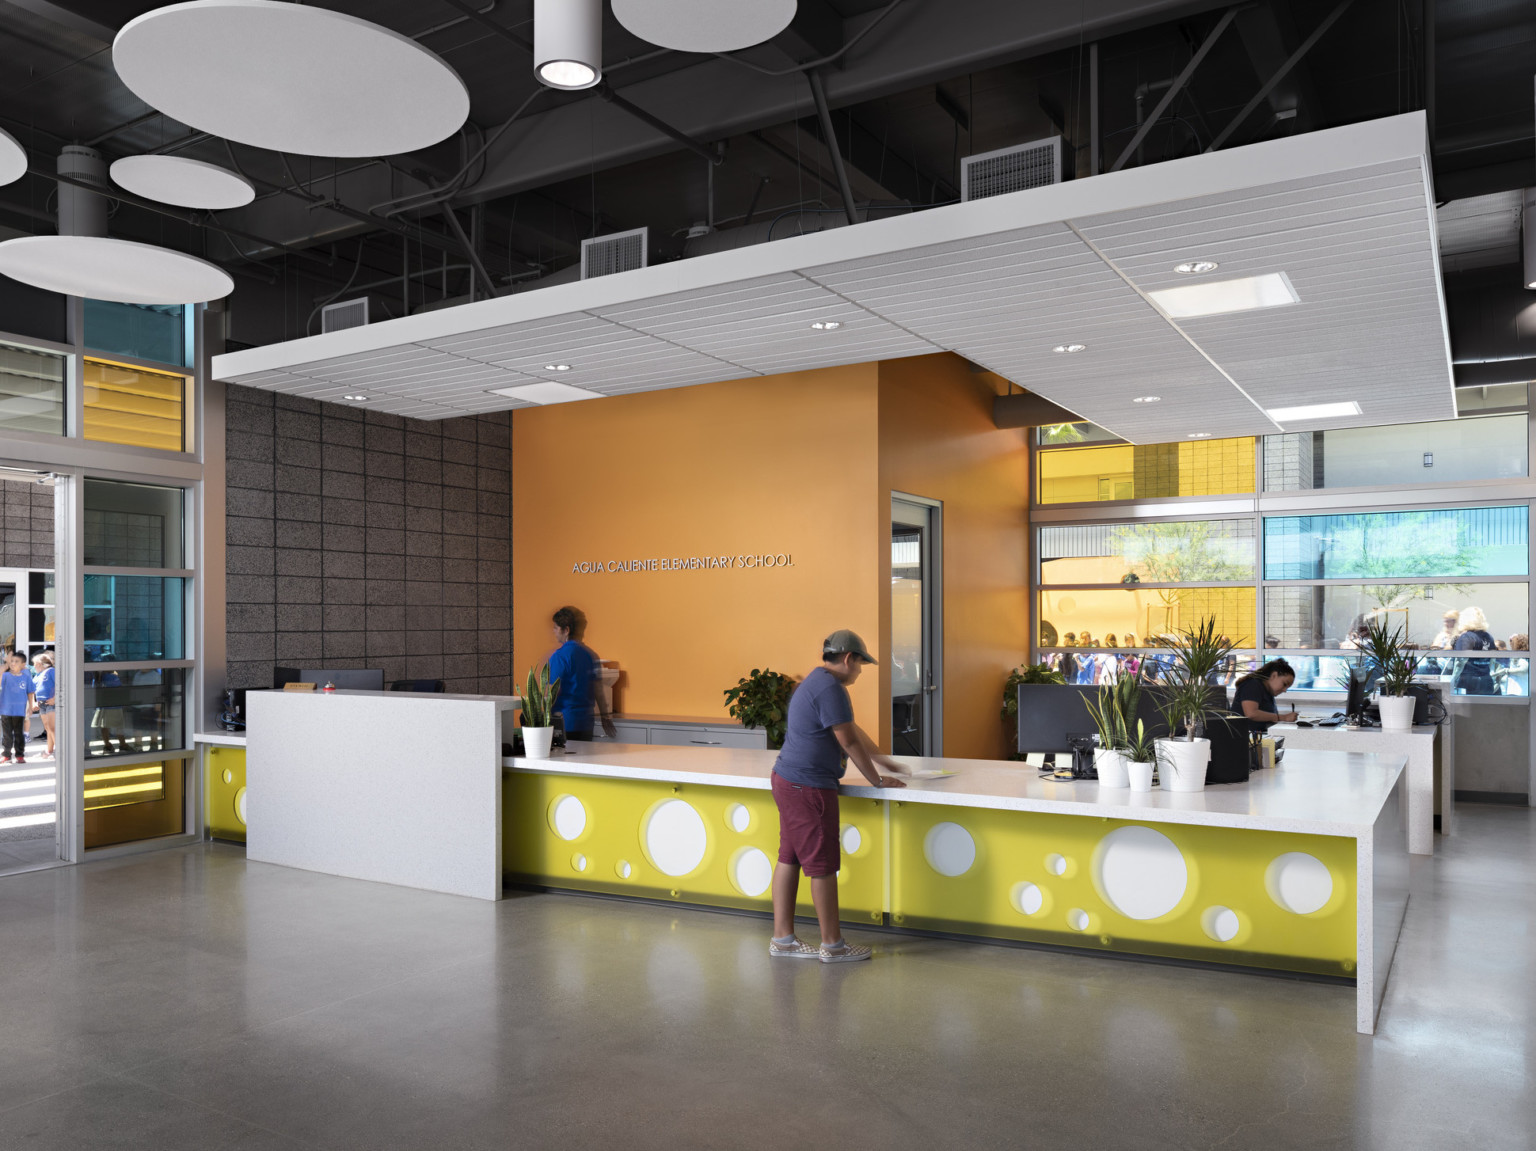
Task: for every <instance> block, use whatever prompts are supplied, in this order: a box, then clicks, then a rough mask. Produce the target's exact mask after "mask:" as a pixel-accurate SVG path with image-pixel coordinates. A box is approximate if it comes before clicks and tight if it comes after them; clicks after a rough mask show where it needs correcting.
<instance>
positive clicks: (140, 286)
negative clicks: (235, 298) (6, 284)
mask: <svg viewBox="0 0 1536 1151" xmlns="http://www.w3.org/2000/svg"><path fill="white" fill-rule="evenodd" d="M0 274H4V275H7V276H10V277H11V278H12V279H13V280H20V281H21V282H22V283H24V284H31V285H32V286H33V287H34V288H43V289H45V290H47V291H50V292H62V293H63V294H65V295H67V296H85V297H87V298H89V299H92V300H115V301H117V302H118V303H120V304H199V303H202V302H204V301H205V300H217V299H219V298H221V297H223V296H227V295H229V293H230V292H231V291H233V290H234V287H235V282H234V280H232V279H230V277H229V273H228V272H226V271H224V269H223V268H220V267H218V266H217V265H215V264H210V263H209V262H208V261H207V260H199V259H198V258H197V257H196V256H188V255H186V254H185V253H184V252H173V251H172V250H171V249H169V248H157V247H155V245H153V244H137V243H134V242H133V241H132V240H113V239H109V238H107V237H106V236H22V237H20V238H19V239H15V240H6V241H5V242H4V243H0Z"/></svg>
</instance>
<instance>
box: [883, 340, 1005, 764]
mask: <svg viewBox="0 0 1536 1151" xmlns="http://www.w3.org/2000/svg"><path fill="white" fill-rule="evenodd" d="M996 380H997V377H995V376H991V375H989V374H985V373H976V372H973V371H971V369H970V367H969V365H968V364H967V363H966V362H965V361H964V360H962V359H960V358H959V357H957V356H950V355H939V356H919V357H916V358H913V359H904V360H890V361H887V362H885V363H882V364H881V365H880V486H881V490H882V491H883V492H884V493H887V494H889V493H891V492H899V493H904V494H906V495H915V496H925V497H927V498H928V499H932V500H938V501H940V502H941V503H942V504H943V505H944V509H943V529H944V584H943V592H944V601H943V625H944V626H943V636H944V663H943V686H944V754H945V755H947V756H956V757H975V758H981V759H1002V758H1004V757H1006V756H1007V754H1008V752H1009V751H1010V750H1011V749H1010V748H1009V747H1008V746H1007V738H1006V735H1005V733H1004V731H1003V726H1002V721H1001V719H1000V718H999V715H998V712H999V710H1000V708H1001V706H1002V690H1003V682H1004V680H1006V679H1007V677H1008V672H1009V669H1011V668H1012V667H1014V666H1015V665H1016V664H1019V663H1021V662H1023V661H1024V658H1025V654H1026V651H1027V648H1028V645H1029V565H1028V540H1029V532H1028V510H1027V509H1028V506H1029V465H1028V457H1027V453H1026V450H1025V439H1024V436H1025V433H1024V432H1023V431H1020V430H1017V429H1009V430H1000V429H999V428H998V427H997V426H996V425H995V424H994V423H993V422H992V400H993V398H994V397H995V396H996V395H997V394H998V392H997V390H996V386H995V381H996ZM884 529H885V542H884V543H883V545H882V547H881V551H880V555H881V559H882V561H883V564H882V580H881V584H882V586H883V587H885V588H889V587H890V575H891V562H890V561H891V547H890V523H889V518H887V520H886V522H885V524H884ZM890 627H891V607H890V596H889V594H887V595H886V596H885V597H883V600H882V606H881V619H880V651H882V652H884V651H887V650H889V648H890V634H891V633H890ZM889 682H890V667H889V665H888V664H882V666H881V683H882V687H881V698H882V699H884V698H885V696H886V693H887V692H888V691H889ZM880 739H881V743H882V745H884V746H888V745H889V739H890V716H889V714H882V725H881V734H880Z"/></svg>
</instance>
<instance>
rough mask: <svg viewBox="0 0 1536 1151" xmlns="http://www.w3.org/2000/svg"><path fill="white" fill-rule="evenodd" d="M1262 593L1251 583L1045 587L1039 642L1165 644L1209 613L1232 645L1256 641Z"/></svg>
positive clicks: (1043, 644) (1053, 644)
mask: <svg viewBox="0 0 1536 1151" xmlns="http://www.w3.org/2000/svg"><path fill="white" fill-rule="evenodd" d="M1257 602H1258V596H1257V593H1256V592H1255V590H1254V588H1253V587H1252V586H1251V585H1250V586H1248V587H1180V588H1142V587H1129V588H1060V589H1052V588H1042V589H1041V591H1040V596H1039V616H1038V618H1039V620H1040V646H1041V647H1045V648H1054V647H1102V648H1116V649H1124V648H1138V647H1164V646H1166V637H1167V636H1169V635H1171V634H1173V633H1175V632H1178V631H1182V630H1184V629H1186V628H1190V627H1194V626H1196V625H1198V624H1199V623H1200V622H1201V621H1202V620H1204V619H1206V618H1207V617H1209V618H1213V619H1215V621H1216V629H1217V633H1218V634H1220V635H1224V636H1226V637H1227V639H1228V641H1229V642H1230V643H1231V644H1232V646H1234V647H1238V648H1251V647H1254V646H1255V644H1254V630H1255V625H1256V615H1257Z"/></svg>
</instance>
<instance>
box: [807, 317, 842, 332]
mask: <svg viewBox="0 0 1536 1151" xmlns="http://www.w3.org/2000/svg"><path fill="white" fill-rule="evenodd" d="M842 326H843V321H841V320H817V321H816V322H815V323H814V324H812V325H811V327H813V328H815V329H816V330H817V331H818V332H835V331H837V329H838V328H841V327H842Z"/></svg>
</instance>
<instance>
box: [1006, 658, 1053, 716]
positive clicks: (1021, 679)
mask: <svg viewBox="0 0 1536 1151" xmlns="http://www.w3.org/2000/svg"><path fill="white" fill-rule="evenodd" d="M1066 682H1067V677H1066V676H1064V675H1062V674H1061V672H1059V671H1055V670H1053V669H1052V668H1051V666H1050V664H1045V663H1026V664H1022V665H1021V666H1019V667H1016V668H1014V669H1013V670H1012V671H1010V672H1009V673H1008V678H1007V679H1006V680H1004V681H1003V718H1004V719H1011V720H1017V719H1018V718H1019V693H1018V690H1017V689H1018V686H1019V684H1021V683H1066Z"/></svg>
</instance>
